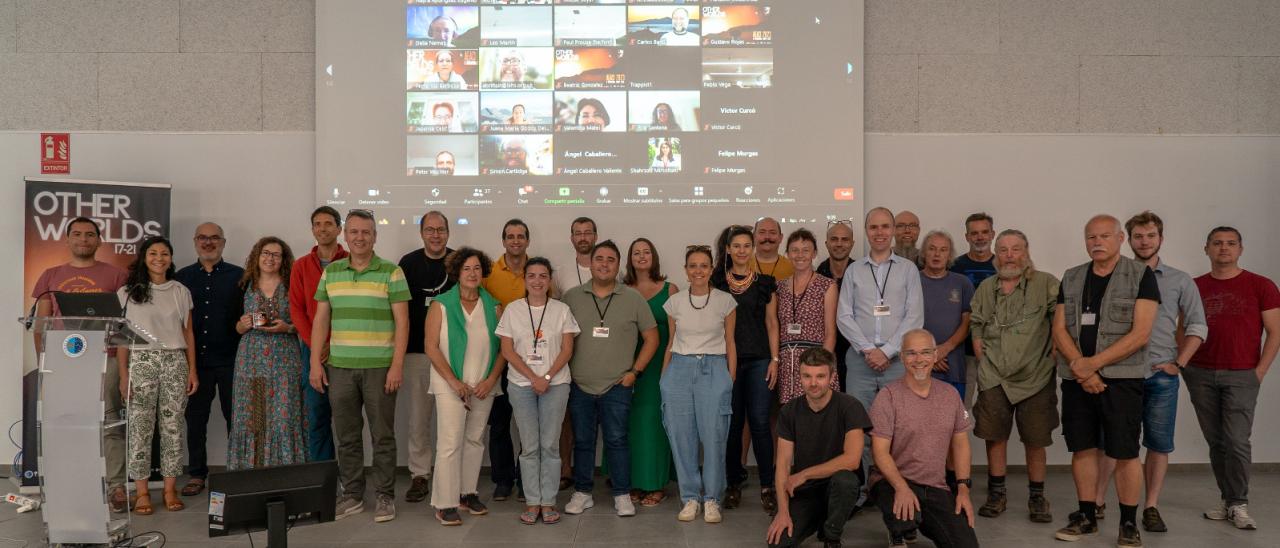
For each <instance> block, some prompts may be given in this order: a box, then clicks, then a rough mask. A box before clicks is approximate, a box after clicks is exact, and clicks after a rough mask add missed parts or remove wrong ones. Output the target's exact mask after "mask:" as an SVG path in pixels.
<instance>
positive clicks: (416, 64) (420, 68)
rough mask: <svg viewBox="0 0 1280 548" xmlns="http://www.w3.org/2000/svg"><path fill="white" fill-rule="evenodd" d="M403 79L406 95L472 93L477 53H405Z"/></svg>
mask: <svg viewBox="0 0 1280 548" xmlns="http://www.w3.org/2000/svg"><path fill="white" fill-rule="evenodd" d="M408 52H409V54H408V57H409V58H408V64H407V66H406V67H405V76H406V80H407V81H408V89H409V91H425V90H455V91H466V90H474V89H476V88H477V87H479V86H478V80H477V74H476V71H477V69H478V67H479V65H480V53H479V52H478V51H476V50H447V49H440V50H425V49H411V50H408Z"/></svg>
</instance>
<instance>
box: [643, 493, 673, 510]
mask: <svg viewBox="0 0 1280 548" xmlns="http://www.w3.org/2000/svg"><path fill="white" fill-rule="evenodd" d="M666 498H667V494H666V493H664V492H662V491H650V492H648V493H646V494H645V495H644V498H641V499H640V506H644V507H646V508H653V507H654V506H657V505H659V504H662V501H663V500H665V499H666Z"/></svg>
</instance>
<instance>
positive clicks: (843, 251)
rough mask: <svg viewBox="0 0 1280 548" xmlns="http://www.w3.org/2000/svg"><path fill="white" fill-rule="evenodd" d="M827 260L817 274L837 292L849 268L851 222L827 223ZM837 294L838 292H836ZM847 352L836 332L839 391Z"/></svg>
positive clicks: (846, 343)
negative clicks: (831, 282)
mask: <svg viewBox="0 0 1280 548" xmlns="http://www.w3.org/2000/svg"><path fill="white" fill-rule="evenodd" d="M824 243H825V244H826V246H827V259H826V260H825V261H822V263H821V264H819V265H818V274H822V275H823V276H826V277H828V278H831V279H833V280H835V281H836V288H837V290H838V289H839V288H840V287H841V285H842V284H843V283H844V273H845V271H846V270H848V268H849V262H850V260H851V259H850V258H849V253H850V252H852V251H853V243H854V237H853V221H852V220H845V221H830V222H828V223H827V239H826V241H825V242H824ZM837 292H838V291H837ZM848 352H849V339H846V338H844V333H841V332H840V330H839V329H837V330H836V371H838V372H839V373H840V375H839V381H840V391H841V392H844V391H846V389H847V388H848V387H847V385H846V384H845V377H846V376H847V375H848V374H849V370H848V365H847V362H846V361H845V354H846V353H848Z"/></svg>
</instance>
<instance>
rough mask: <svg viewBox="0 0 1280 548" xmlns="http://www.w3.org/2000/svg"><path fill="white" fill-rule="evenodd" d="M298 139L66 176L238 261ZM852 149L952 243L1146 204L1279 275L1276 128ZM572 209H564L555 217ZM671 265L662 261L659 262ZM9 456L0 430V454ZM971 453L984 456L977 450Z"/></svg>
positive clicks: (182, 139)
mask: <svg viewBox="0 0 1280 548" xmlns="http://www.w3.org/2000/svg"><path fill="white" fill-rule="evenodd" d="M36 138H37V136H36V134H33V133H25V132H20V133H0V181H5V184H3V185H0V199H3V200H4V201H5V202H6V203H9V204H11V205H10V209H9V211H10V215H9V216H6V217H4V218H3V219H0V229H4V230H6V231H7V232H8V233H10V234H18V233H20V232H21V230H22V224H21V214H22V209H21V208H22V205H21V204H22V184H21V178H22V177H23V176H24V175H32V174H37V172H38V165H37V163H36V151H37V144H36V143H37V141H36ZM313 143H314V135H313V134H311V133H282V134H261V133H253V134H159V133H147V134H139V133H124V134H120V133H76V134H74V135H73V137H72V145H73V147H72V150H73V157H72V162H73V164H72V176H73V177H75V178H83V179H95V178H96V179H104V180H116V181H140V182H159V183H170V184H172V185H173V187H174V191H173V225H174V229H173V231H174V236H175V239H176V245H177V247H178V250H179V254H178V261H179V263H187V262H190V261H192V260H193V259H194V254H193V253H192V251H191V248H190V247H189V246H188V245H186V243H187V242H189V241H190V240H188V239H187V238H189V235H190V234H191V233H192V232H193V231H194V228H195V225H196V224H198V223H199V222H201V221H202V220H206V219H212V220H216V221H219V222H221V223H222V224H223V226H224V227H225V228H226V231H227V236H228V238H229V243H228V246H227V257H228V258H229V259H231V260H233V261H235V262H243V257H244V256H245V254H246V253H247V252H248V249H249V246H250V245H251V244H252V240H253V239H254V238H256V237H258V236H260V235H264V234H276V235H279V236H281V237H283V238H285V239H286V240H288V241H289V242H290V243H291V244H292V245H293V246H294V248H295V249H296V250H299V251H302V248H304V247H307V246H309V245H310V244H309V242H310V235H309V232H308V230H307V223H306V218H307V214H308V213H309V212H310V211H311V209H312V207H313V204H314V198H313V192H314V191H313V188H314V184H313V178H314V165H315V159H314V152H313ZM866 150H867V156H866V158H867V160H866V165H867V168H866V181H867V182H866V190H865V192H866V203H868V204H871V205H885V206H888V207H890V208H893V209H903V208H910V209H913V210H914V211H916V212H917V213H918V214H919V215H920V217H921V220H922V225H923V227H924V228H934V227H941V228H946V229H948V230H950V231H951V232H952V233H953V234H956V235H957V237H958V236H959V233H960V232H961V230H962V229H963V227H962V223H963V219H964V217H965V216H966V215H967V214H968V213H970V212H972V211H977V210H986V211H988V212H989V213H991V214H992V215H993V216H994V217H995V219H996V225H997V229H1000V228H1009V227H1017V228H1020V229H1022V230H1024V231H1025V232H1026V233H1027V234H1028V236H1029V237H1030V239H1031V244H1032V254H1033V257H1034V258H1035V259H1036V262H1037V264H1038V266H1039V267H1040V268H1042V269H1044V270H1046V271H1049V272H1054V273H1059V274H1060V273H1061V272H1062V271H1063V270H1064V269H1065V268H1066V267H1068V266H1070V265H1074V264H1078V263H1081V262H1084V261H1085V260H1086V259H1085V256H1084V253H1083V250H1082V242H1081V236H1080V234H1081V231H1082V230H1083V228H1082V223H1083V222H1084V221H1085V220H1086V219H1087V218H1088V217H1089V216H1090V215H1092V214H1093V213H1097V212H1103V211H1105V212H1109V213H1112V214H1115V215H1117V216H1119V217H1121V218H1124V217H1125V216H1127V215H1131V214H1133V213H1136V212H1138V211H1140V210H1142V209H1146V208H1150V209H1152V210H1154V211H1156V212H1158V213H1159V214H1160V215H1161V216H1163V217H1164V219H1165V222H1166V231H1165V232H1166V242H1167V243H1166V245H1165V250H1164V251H1163V253H1162V256H1163V257H1164V258H1165V259H1166V260H1167V261H1168V262H1170V263H1171V264H1173V265H1175V266H1178V267H1179V268H1182V269H1183V270H1186V271H1188V272H1191V273H1192V274H1194V275H1198V274H1200V273H1203V272H1204V271H1205V270H1207V262H1206V260H1205V258H1204V256H1203V254H1202V253H1201V252H1200V249H1201V246H1202V245H1203V244H1202V242H1203V238H1204V235H1205V232H1206V231H1207V229H1208V228H1210V227H1212V226H1215V225H1218V224H1232V225H1235V226H1237V227H1238V228H1240V230H1242V231H1243V232H1244V236H1245V243H1246V246H1245V255H1244V259H1243V262H1244V264H1245V267H1246V268H1249V269H1251V270H1254V271H1257V272H1259V273H1261V274H1264V275H1267V276H1269V277H1271V278H1273V279H1280V249H1278V248H1277V247H1276V246H1275V245H1274V244H1273V243H1272V242H1271V241H1270V238H1271V237H1272V235H1273V234H1275V233H1276V232H1277V228H1280V222H1278V221H1277V220H1276V217H1275V212H1276V211H1277V210H1280V193H1277V192H1276V189H1277V188H1280V137H1236V136H1114V135H1113V136H1096V135H1073V136H1066V135H1055V136H1041V135H886V134H870V135H868V136H867V149H866ZM731 211H732V212H735V213H734V214H736V215H743V216H747V217H750V218H754V217H756V216H758V215H760V214H762V213H763V212H762V211H759V212H758V211H756V210H744V209H733V210H706V209H704V210H701V211H699V212H698V213H699V217H703V218H702V219H700V220H699V222H700V223H707V224H709V225H715V224H728V223H730V222H735V221H741V220H743V219H740V218H738V217H729V215H730V214H731ZM576 214H577V211H576V210H575V211H566V212H565V217H566V221H567V220H568V218H569V216H570V215H576ZM848 214H849V215H853V216H858V215H861V212H855V211H850V212H848ZM664 220H665V219H664ZM494 222H497V223H500V220H498V219H486V220H485V222H484V224H483V228H482V229H481V230H479V231H478V232H476V233H475V234H477V236H474V237H475V238H478V239H477V240H475V242H476V243H478V244H480V245H482V246H483V247H484V248H485V249H489V250H491V251H496V249H493V248H494V247H495V245H494V241H495V234H496V226H495V227H492V228H494V230H490V228H491V227H490V225H491V224H493V223H494ZM819 224H820V223H819ZM474 228H477V229H480V228H481V227H478V226H477V227H474ZM687 228H688V227H687V225H685V224H683V223H673V222H665V223H662V222H659V223H652V224H649V225H648V229H647V230H648V232H646V234H645V235H650V236H654V239H655V240H656V241H659V242H660V243H659V245H660V246H663V248H664V249H665V245H666V244H663V243H661V242H683V241H686V240H688V239H690V236H689V232H688V231H687ZM811 228H816V229H822V228H823V227H822V226H814V227H811ZM384 230H385V229H384ZM535 231H539V228H538V227H535ZM385 232H389V233H390V234H388V235H387V236H388V237H387V239H386V242H387V244H388V245H386V246H380V248H381V249H383V254H385V255H386V256H389V257H393V256H398V254H399V253H402V252H404V251H407V250H408V249H410V246H412V245H414V244H413V243H412V242H413V228H412V227H405V228H396V229H394V230H391V231H385ZM490 232H493V234H490ZM619 232H620V233H619V234H617V235H618V236H631V235H632V233H631V232H629V231H628V229H626V228H622V229H619ZM543 233H545V234H549V233H548V232H543ZM471 234H472V233H471V231H469V230H468V231H460V232H455V234H454V236H455V238H456V240H455V242H454V243H455V244H461V243H466V242H467V240H469V239H471V238H473V236H471ZM549 238H551V241H552V243H551V244H549V245H553V246H557V247H563V245H562V244H563V242H561V241H559V238H558V237H556V236H555V235H551V236H549ZM620 239H621V238H620ZM861 239H862V238H861V237H859V240H860V241H859V243H861ZM391 242H395V243H394V244H392V243H391ZM0 256H3V257H7V258H8V261H7V262H6V263H5V264H4V265H0V284H3V285H4V286H5V287H10V288H13V289H11V290H9V291H8V292H7V293H6V294H5V296H4V297H3V299H4V302H5V303H7V304H6V306H5V309H6V310H9V311H10V313H9V315H10V316H13V317H16V316H18V315H19V314H20V313H21V312H23V311H25V310H22V309H23V306H24V305H23V303H24V302H25V299H24V296H23V295H21V291H20V289H19V288H21V287H22V262H21V257H22V244H21V240H20V239H17V238H9V239H6V240H3V241H0ZM671 264H672V263H671V261H670V260H668V270H671V266H670V265H671ZM677 279H678V278H677ZM0 325H3V324H0ZM22 340H23V339H22V335H21V330H20V329H19V328H18V327H17V325H13V326H11V327H10V328H0V348H3V349H5V350H4V351H5V352H7V354H6V356H7V357H8V359H6V360H4V363H5V364H6V365H2V366H0V368H3V369H2V371H3V378H4V379H6V381H5V382H0V427H4V428H7V427H8V425H9V424H11V423H12V422H13V421H15V420H18V419H19V418H20V417H21V387H20V383H19V382H18V376H19V375H20V374H21V363H20V362H21V351H20V348H21V346H20V345H21V344H22ZM28 344H29V343H28ZM1274 384H1275V381H1271V382H1270V383H1268V384H1267V385H1266V386H1265V387H1264V388H1263V391H1262V395H1261V403H1260V404H1259V408H1258V417H1267V416H1270V415H1272V414H1275V413H1277V412H1280V395H1277V394H1278V393H1277V390H1276V389H1275V388H1274ZM1180 410H1181V413H1180V414H1179V418H1178V427H1177V445H1178V450H1177V452H1175V453H1174V455H1173V460H1174V462H1205V461H1206V460H1207V452H1206V450H1205V447H1204V442H1203V439H1202V438H1201V437H1200V433H1199V428H1198V427H1197V426H1196V423H1195V417H1194V413H1193V411H1192V409H1191V406H1190V404H1189V402H1188V401H1187V400H1186V396H1185V394H1184V396H1183V399H1182V402H1181V405H1180ZM404 418H405V417H404V415H403V414H401V416H400V420H399V421H398V422H399V424H400V425H401V427H400V428H399V430H400V435H399V436H398V437H399V438H400V440H401V445H402V446H403V444H404V440H406V439H407V436H405V435H404V426H403V425H405V424H406V421H405V420H404ZM219 423H220V419H215V420H214V421H213V424H211V425H210V428H211V430H212V431H213V432H215V433H216V432H218V431H220V429H221V427H220V425H219ZM223 445H224V444H223V443H222V442H221V438H220V437H218V436H217V435H216V434H215V435H213V436H211V438H210V444H209V446H210V449H211V451H210V458H211V461H212V462H213V463H215V464H217V463H220V462H222V456H223V449H224V447H223ZM15 450H16V448H14V447H12V446H11V445H10V444H9V442H8V440H7V439H4V438H0V462H3V459H10V458H11V457H12V455H13V452H14V451H15ZM1012 453H1019V451H1016V450H1015V451H1012ZM402 454H403V451H402ZM975 456H976V458H977V459H978V462H982V461H983V458H982V455H981V453H980V452H976V455H975ZM1050 458H1051V462H1054V463H1064V462H1067V460H1066V455H1065V449H1064V447H1063V444H1062V443H1057V444H1056V445H1055V446H1054V448H1053V450H1052V451H1051V453H1050ZM1011 460H1012V461H1013V462H1015V463H1017V462H1021V456H1020V455H1017V454H1014V455H1011ZM1254 460H1255V461H1256V462H1280V438H1278V437H1276V436H1270V435H1267V433H1266V432H1265V430H1264V429H1263V428H1261V427H1260V428H1259V429H1258V432H1257V435H1255V436H1254Z"/></svg>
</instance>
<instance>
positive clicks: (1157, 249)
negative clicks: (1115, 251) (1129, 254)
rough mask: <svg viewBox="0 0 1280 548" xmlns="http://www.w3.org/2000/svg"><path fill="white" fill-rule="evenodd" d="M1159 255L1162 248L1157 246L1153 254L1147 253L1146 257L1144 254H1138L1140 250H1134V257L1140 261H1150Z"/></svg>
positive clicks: (1152, 251)
mask: <svg viewBox="0 0 1280 548" xmlns="http://www.w3.org/2000/svg"><path fill="white" fill-rule="evenodd" d="M1159 253H1160V246H1156V248H1155V249H1152V250H1151V253H1147V254H1146V255H1143V254H1141V253H1138V250H1136V249H1135V250H1133V256H1134V258H1136V259H1138V260H1139V261H1148V260H1150V259H1151V258H1152V257H1155V256H1156V255H1158V254H1159Z"/></svg>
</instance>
